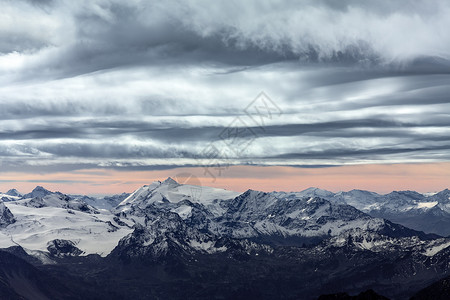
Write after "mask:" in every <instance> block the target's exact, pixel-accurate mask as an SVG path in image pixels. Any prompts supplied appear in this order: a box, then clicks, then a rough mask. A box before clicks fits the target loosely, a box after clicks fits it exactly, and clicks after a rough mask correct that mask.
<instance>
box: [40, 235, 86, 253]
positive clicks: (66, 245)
mask: <svg viewBox="0 0 450 300" xmlns="http://www.w3.org/2000/svg"><path fill="white" fill-rule="evenodd" d="M47 250H48V252H49V253H50V255H51V256H54V257H67V256H78V255H80V254H82V253H83V251H81V250H80V249H78V248H77V247H76V246H75V243H74V242H72V241H69V240H61V239H55V240H53V241H50V242H48V244H47Z"/></svg>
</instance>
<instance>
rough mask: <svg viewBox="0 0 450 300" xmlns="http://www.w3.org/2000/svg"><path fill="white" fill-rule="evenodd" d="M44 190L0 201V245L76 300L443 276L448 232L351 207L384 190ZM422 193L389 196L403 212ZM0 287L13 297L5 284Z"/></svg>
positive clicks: (354, 290)
mask: <svg viewBox="0 0 450 300" xmlns="http://www.w3.org/2000/svg"><path fill="white" fill-rule="evenodd" d="M35 190H36V189H35ZM37 190H38V191H39V192H41V191H42V190H43V188H39V189H37ZM44 190H45V189H44ZM28 196H30V197H31V196H33V195H32V193H30V194H29V195H28ZM28 196H27V197H28ZM41 196H43V197H39V196H36V195H34V196H33V197H32V198H26V197H25V196H24V197H23V198H20V199H16V200H13V201H9V202H5V204H4V207H5V209H10V213H11V214H12V215H13V217H14V220H15V222H14V223H9V224H6V225H5V226H4V227H3V228H2V229H0V234H1V235H0V238H1V241H2V243H4V244H8V243H9V244H11V245H13V244H14V245H17V244H18V245H21V246H22V247H24V248H25V250H26V251H23V250H20V249H21V248H20V247H18V246H16V247H15V248H9V250H8V251H9V252H11V254H13V255H16V256H17V257H20V259H21V260H20V261H22V260H25V261H26V262H27V265H29V264H32V265H33V266H34V268H35V269H33V270H36V272H42V274H43V275H42V276H41V277H42V278H47V277H55V278H58V279H59V281H60V282H62V283H63V284H64V285H65V286H66V287H67V293H69V294H70V293H71V291H77V293H78V294H79V295H82V297H83V299H152V298H155V299H157V298H162V299H216V298H217V299H253V298H259V299H274V298H277V299H316V298H317V297H319V296H320V295H323V294H334V295H335V296H339V297H372V296H375V295H376V294H375V293H372V292H367V293H362V292H364V291H367V290H369V289H373V290H374V291H376V293H379V294H381V295H384V296H387V297H392V298H393V299H405V298H408V297H410V296H411V295H413V294H414V293H415V292H417V291H418V290H419V289H421V288H424V287H426V286H427V285H429V284H431V283H433V282H435V281H437V280H439V279H440V278H442V277H444V276H448V275H450V268H449V266H450V255H449V251H450V250H449V249H450V239H448V238H442V237H440V236H437V235H434V234H426V233H424V232H421V231H416V230H413V229H410V228H407V227H405V226H402V225H399V224H396V223H393V222H391V221H388V220H386V219H382V218H376V217H373V216H371V215H369V214H367V213H365V212H363V211H361V210H359V209H357V208H355V207H354V206H352V205H349V204H347V203H352V204H353V205H356V204H355V203H356V201H357V199H360V200H359V202H360V203H363V204H360V205H361V206H364V207H368V206H370V207H372V208H373V207H374V198H377V197H384V196H380V195H378V194H375V193H370V192H365V191H352V192H349V193H348V194H344V193H338V194H334V193H330V192H326V191H322V190H318V189H309V190H307V191H304V192H299V193H283V192H272V193H264V192H260V191H254V190H248V191H246V192H244V193H235V192H232V191H227V190H222V189H215V188H209V187H195V186H189V185H182V184H179V183H177V182H176V181H174V180H173V179H170V178H169V179H167V180H166V181H163V182H160V181H158V182H154V183H152V184H150V185H147V186H144V187H142V188H139V189H137V190H136V191H135V192H134V193H132V194H130V195H128V196H126V195H118V196H117V197H116V196H115V197H111V198H108V199H107V198H96V199H94V198H90V199H88V198H86V197H83V196H68V195H64V194H61V193H58V192H57V193H54V192H50V191H47V192H45V195H41ZM422 196H423V195H422ZM422 196H421V194H418V193H412V192H397V193H393V194H392V193H391V194H389V197H390V198H392V199H397V200H396V201H397V204H395V205H393V207H395V208H396V209H397V210H398V211H400V210H401V209H402V208H403V207H405V206H408V205H410V203H412V202H411V201H412V200H411V199H415V200H414V201H416V204H417V203H422V202H420V201H422ZM444 196H445V195H444ZM323 197H328V198H330V199H329V200H327V199H324V198H323ZM355 197H357V198H355ZM423 197H425V196H423ZM430 197H431V196H430ZM436 197H441V195H438V196H436ZM111 199H113V200H111ZM118 199H121V200H122V201H121V202H120V203H118ZM377 199H378V198H377ZM433 199H435V198H433ZM87 201H90V202H89V203H90V204H87V203H86V202H87ZM102 201H106V202H107V204H105V205H104V203H101V202H102ZM417 201H419V202H417ZM113 202H117V203H118V205H117V206H116V207H114V208H113V209H111V210H107V209H106V207H107V206H108V205H111V203H113ZM96 203H99V206H101V208H97V207H95V206H93V205H95V204H96ZM441 203H443V200H441ZM417 205H418V204H417ZM417 205H416V206H417ZM420 205H424V204H420ZM429 206H431V205H429ZM36 237H39V238H36ZM11 249H15V250H14V251H13V250H11ZM8 270H9V269H7V270H6V271H5V272H9V271H8ZM5 274H7V275H5V276H6V277H7V278H10V277H11V276H12V275H10V273H5ZM33 274H34V273H33ZM33 276H34V275H33ZM45 276H47V277H45ZM6 277H5V278H6ZM20 278H22V277H20ZM30 278H31V279H30V280H31V281H32V282H36V280H38V279H36V277H30ZM20 280H22V279H20ZM5 282H7V281H5ZM24 284H26V285H27V286H30V284H31V283H29V282H25V283H24ZM37 286H38V287H41V285H37ZM42 287H45V285H42ZM30 289H31V290H30V292H29V293H35V295H37V293H38V292H36V291H35V287H34V286H32V287H31V288H30ZM54 289H56V290H55V291H54ZM25 290H26V289H25ZM4 291H5V293H11V294H13V293H17V289H16V288H15V287H14V285H13V284H10V283H8V282H7V285H6V286H5V289H4ZM46 291H47V290H46ZM46 291H40V290H39V292H40V293H43V294H44V295H45V296H47V295H48V293H50V294H51V293H56V292H58V291H59V288H58V287H56V288H53V287H51V288H50V287H49V290H48V292H46ZM46 293H47V294H46ZM343 293H348V294H347V295H345V294H343ZM360 293H362V294H361V295H359V294H360ZM35 295H34V294H33V297H37V296H35ZM39 295H40V294H39ZM70 295H71V294H70ZM348 295H358V296H348ZM19 296H20V295H19ZM27 297H28V296H27ZM39 297H41V296H39ZM329 297H331V296H329ZM377 297H378V296H377ZM32 299H34V298H32ZM43 299H45V298H43ZM343 299H353V298H343ZM354 299H364V298H354ZM375 299H377V298H375ZM380 299H383V298H380Z"/></svg>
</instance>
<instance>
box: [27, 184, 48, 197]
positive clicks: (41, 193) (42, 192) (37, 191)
mask: <svg viewBox="0 0 450 300" xmlns="http://www.w3.org/2000/svg"><path fill="white" fill-rule="evenodd" d="M50 194H52V192H50V191H49V190H47V189H46V188H44V187H42V186H40V185H38V186H37V187H35V188H34V189H33V191H31V193H28V194H26V195H24V196H23V198H34V197H38V198H43V197H45V196H47V195H50Z"/></svg>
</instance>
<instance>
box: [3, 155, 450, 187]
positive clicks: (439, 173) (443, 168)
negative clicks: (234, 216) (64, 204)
mask: <svg viewBox="0 0 450 300" xmlns="http://www.w3.org/2000/svg"><path fill="white" fill-rule="evenodd" d="M180 173H189V174H193V175H194V176H196V177H197V178H198V179H199V180H200V182H201V184H202V185H203V186H212V187H219V188H226V189H229V190H235V191H245V190H247V189H254V190H261V191H274V190H277V191H301V190H303V189H306V188H308V187H312V186H313V187H318V188H322V189H327V190H330V191H333V192H337V191H347V190H351V189H364V190H370V191H374V192H378V193H388V192H391V191H393V190H416V191H418V192H432V191H440V190H443V189H445V188H447V187H449V186H450V184H449V183H450V163H449V162H445V163H431V164H392V165H353V166H340V167H329V168H313V169H308V168H295V167H281V166H271V167H261V166H232V167H229V168H228V169H226V170H224V171H222V176H218V177H217V178H216V180H215V181H214V180H213V178H211V177H209V176H208V175H207V174H206V175H205V172H204V168H202V167H197V168H176V169H169V170H154V171H117V170H106V169H91V170H77V171H73V172H65V173H62V172H61V173H48V174H31V173H20V172H8V173H6V172H4V173H0V191H2V192H6V191H7V190H8V189H10V188H16V189H18V190H19V191H21V192H22V193H27V192H29V191H31V190H32V189H33V188H34V187H35V186H36V185H42V186H44V187H45V188H47V189H49V190H52V191H60V192H63V193H67V194H86V195H94V194H117V193H122V192H132V191H134V190H135V189H137V188H139V187H141V186H142V185H145V184H149V183H151V182H153V181H156V180H164V179H165V178H167V177H169V176H170V177H177V175H178V174H180Z"/></svg>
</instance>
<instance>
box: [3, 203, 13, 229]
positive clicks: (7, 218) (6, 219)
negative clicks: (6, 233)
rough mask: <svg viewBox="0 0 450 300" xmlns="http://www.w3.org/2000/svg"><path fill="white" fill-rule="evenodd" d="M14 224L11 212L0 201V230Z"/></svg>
mask: <svg viewBox="0 0 450 300" xmlns="http://www.w3.org/2000/svg"><path fill="white" fill-rule="evenodd" d="M14 222H16V219H15V218H14V216H13V214H12V213H11V211H10V210H9V209H8V208H7V207H6V206H5V204H4V203H3V202H2V201H0V228H2V227H6V226H8V225H10V224H13V223H14Z"/></svg>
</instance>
